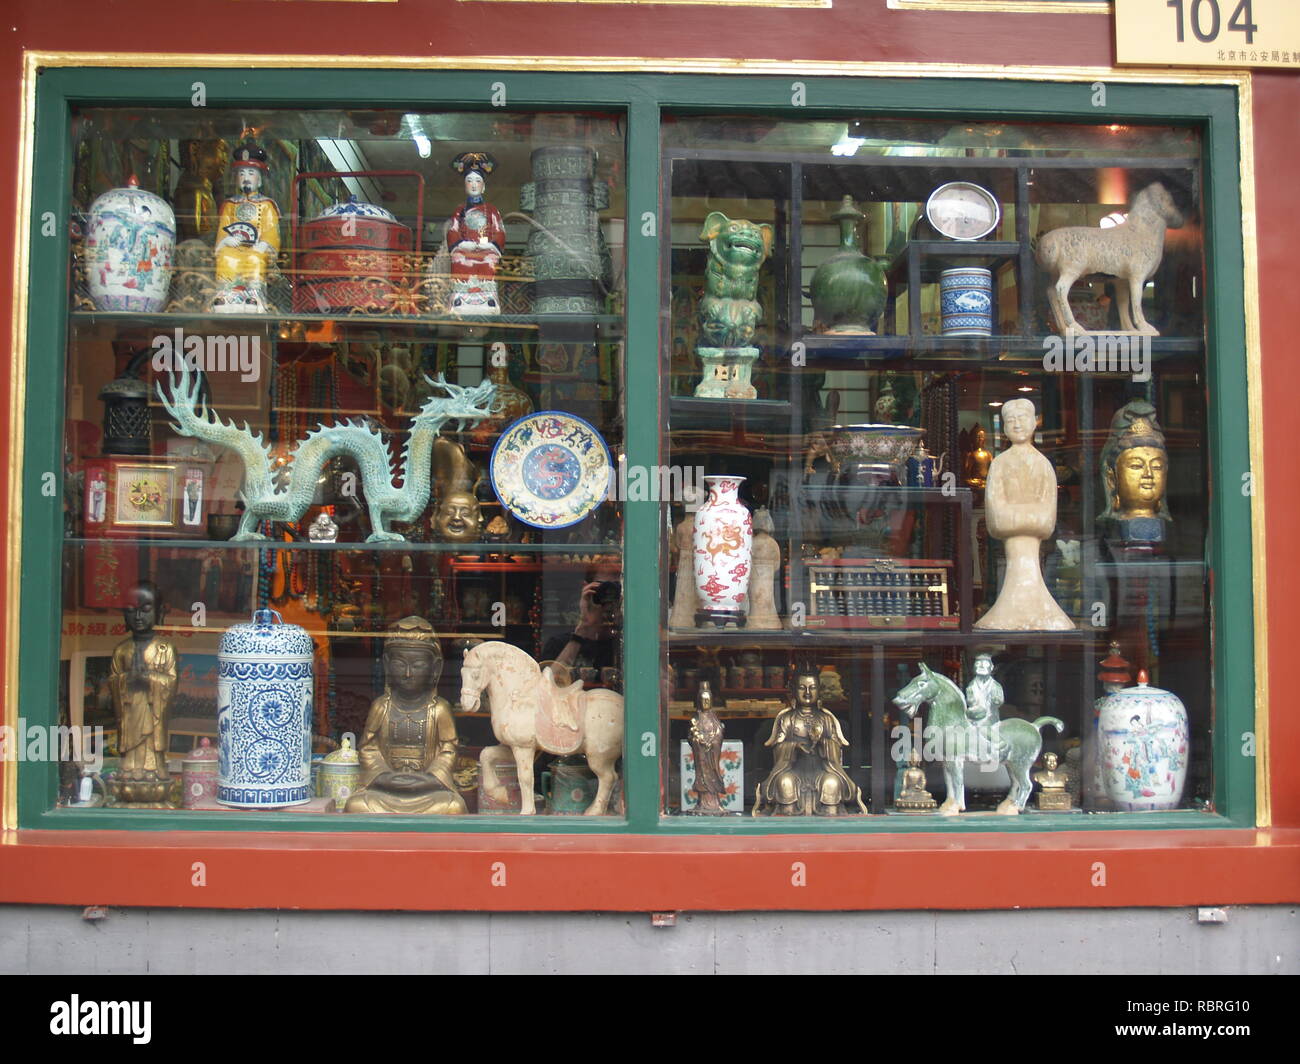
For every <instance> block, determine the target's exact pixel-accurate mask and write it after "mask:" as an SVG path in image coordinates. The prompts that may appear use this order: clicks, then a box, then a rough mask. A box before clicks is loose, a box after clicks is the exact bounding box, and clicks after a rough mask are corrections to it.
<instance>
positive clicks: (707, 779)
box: [689, 680, 727, 816]
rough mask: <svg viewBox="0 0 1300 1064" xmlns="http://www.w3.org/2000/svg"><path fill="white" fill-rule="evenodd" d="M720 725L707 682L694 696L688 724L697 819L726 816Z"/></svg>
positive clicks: (721, 729)
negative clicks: (693, 763) (693, 758)
mask: <svg viewBox="0 0 1300 1064" xmlns="http://www.w3.org/2000/svg"><path fill="white" fill-rule="evenodd" d="M722 737H723V727H722V721H721V720H719V719H718V715H717V713H715V712H714V711H713V691H712V689H711V688H710V686H709V681H708V680H703V681H701V683H700V689H699V691H697V692H696V695H695V716H694V717H693V718H692V720H691V730H690V740H689V741H690V744H691V753H692V754H694V755H695V793H696V795H698V797H699V805H698V807H697V808H696V810H695V812H696V813H697V814H698V815H700V816H725V815H726V812H727V811H726V810H725V809H723V808H722V802H723V799H724V798H725V796H726V793H727V785H726V783H724V782H723V779H722Z"/></svg>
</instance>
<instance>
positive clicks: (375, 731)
mask: <svg viewBox="0 0 1300 1064" xmlns="http://www.w3.org/2000/svg"><path fill="white" fill-rule="evenodd" d="M195 115H196V112H195V111H194V110H193V109H186V110H184V111H180V110H168V109H161V108H144V109H121V108H87V109H83V110H79V111H77V112H76V113H75V114H74V116H73V127H72V128H73V142H74V143H73V151H74V158H75V168H74V171H73V174H72V210H73V218H74V220H75V222H76V226H77V231H78V239H76V240H75V242H74V245H73V255H72V289H73V290H72V296H73V301H72V307H71V311H70V314H69V319H68V322H69V324H68V357H67V376H66V401H67V420H66V422H65V453H66V455H67V463H68V464H67V485H68V488H69V492H68V496H67V506H66V509H65V539H64V545H63V614H62V639H61V659H62V661H63V663H64V667H65V669H66V670H67V684H66V686H65V689H64V690H65V695H64V703H63V705H62V706H61V712H62V714H63V716H64V719H65V721H66V723H68V724H70V725H72V726H74V727H81V726H83V725H85V726H91V727H98V728H102V734H103V735H104V736H105V737H106V740H107V745H106V748H105V750H104V755H105V756H104V758H103V761H102V765H100V766H99V768H98V771H95V772H93V773H92V772H90V770H89V768H87V770H86V772H87V774H86V782H85V783H84V784H83V783H82V781H81V780H79V779H77V778H76V777H75V775H74V774H73V772H72V771H71V770H72V769H73V767H74V765H73V763H71V762H65V763H64V766H63V768H64V774H63V778H62V779H61V780H60V783H59V795H60V797H59V801H60V802H61V803H66V804H70V805H84V804H91V805H94V804H98V803H103V804H106V805H108V806H110V807H112V808H114V809H120V810H123V811H125V812H127V813H130V812H132V811H140V810H146V809H154V810H157V809H160V808H172V807H175V808H185V809H218V808H223V807H224V808H227V809H268V808H273V809H277V810H295V809H300V810H314V809H329V808H333V809H337V811H339V812H343V811H346V812H348V813H409V814H427V815H434V814H443V815H467V814H478V815H488V814H493V813H506V814H508V813H519V812H521V811H522V812H525V813H528V812H532V811H533V808H534V793H535V789H536V793H541V794H543V795H544V797H543V799H542V804H543V805H544V807H545V809H546V810H547V811H548V812H556V813H561V812H563V813H569V812H583V811H584V810H586V809H588V808H592V809H596V810H599V811H602V812H605V811H607V812H610V813H611V814H613V813H615V812H617V811H618V810H621V808H622V803H623V797H622V792H621V786H620V785H619V783H618V780H617V776H616V773H615V764H616V763H617V762H618V760H619V759H620V758H621V757H622V753H623V749H622V745H623V740H622V736H623V694H622V690H623V679H622V639H621V622H620V612H621V586H622V579H621V578H622V544H623V529H622V512H621V508H620V504H619V501H618V497H617V493H616V492H611V491H610V488H611V485H612V484H614V483H615V478H614V476H613V471H614V470H615V469H616V468H617V462H618V456H619V454H620V452H621V450H622V447H623V441H622V434H623V415H622V405H623V398H624V395H625V388H624V384H623V366H622V355H621V353H622V348H621V345H620V344H619V343H618V341H619V339H620V337H621V333H622V319H621V308H622V274H623V246H622V245H623V225H622V215H623V202H622V200H623V191H624V190H623V188H622V184H621V176H620V175H621V174H622V173H623V158H622V156H623V137H622V129H621V123H620V121H619V119H618V117H617V116H616V115H613V114H596V113H588V114H577V113H499V112H498V113H492V114H483V113H466V112H461V113H457V112H445V111H440V112H428V111H424V112H420V111H398V110H352V111H338V110H308V111H299V110H286V109H274V108H268V109H265V110H239V111H235V110H219V109H211V110H207V111H205V112H203V115H202V118H201V119H198V118H196V117H195ZM539 707H540V709H541V710H542V711H544V712H538V716H537V720H536V721H535V720H534V713H535V711H537V710H538V709H539ZM453 709H454V712H453ZM543 721H545V723H542V722H543ZM507 743H508V744H509V745H507ZM534 749H536V750H537V751H539V752H541V753H542V754H543V755H544V757H543V760H541V761H540V762H539V763H538V764H537V766H536V771H534V768H533V758H532V753H533V751H534ZM515 750H518V751H519V757H518V759H516V757H515V754H514V751H515ZM485 751H486V753H485ZM547 751H550V754H547V753H546V752H547ZM525 752H526V753H525ZM83 789H84V792H85V793H83Z"/></svg>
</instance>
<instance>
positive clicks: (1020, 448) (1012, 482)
mask: <svg viewBox="0 0 1300 1064" xmlns="http://www.w3.org/2000/svg"><path fill="white" fill-rule="evenodd" d="M1037 424H1038V418H1037V415H1036V414H1035V411H1034V404H1033V403H1031V402H1030V401H1029V400H1028V399H1012V400H1011V401H1010V402H1008V403H1007V404H1005V405H1004V406H1003V407H1002V426H1003V428H1004V429H1005V430H1006V433H1007V437H1008V438H1009V439H1010V440H1011V446H1010V447H1009V448H1008V449H1007V450H1005V451H1003V452H1002V453H1001V454H1000V455H998V456H997V457H996V458H994V459H993V463H992V464H991V465H990V466H989V477H988V483H987V486H986V488H985V507H986V509H985V522H986V523H987V525H988V530H989V535H991V536H994V537H995V538H997V539H1000V540H1002V541H1003V543H1004V545H1005V547H1006V555H1007V568H1006V573H1005V575H1004V576H1003V578H1002V587H1001V588H1000V589H999V591H998V598H997V601H996V602H994V603H993V606H992V608H991V609H990V610H989V611H988V612H987V613H986V614H984V616H983V617H981V618H980V619H979V620H978V621H976V622H975V627H976V628H979V629H983V630H989V629H993V630H999V631H1014V632H1037V631H1052V632H1063V631H1068V630H1069V629H1071V628H1073V627H1074V622H1072V621H1071V620H1070V618H1069V617H1067V616H1066V615H1065V611H1064V610H1062V609H1061V607H1060V606H1059V605H1057V602H1056V600H1055V599H1054V598H1052V596H1051V593H1050V592H1049V591H1048V590H1047V585H1046V584H1045V583H1043V571H1042V567H1041V565H1040V562H1039V557H1038V555H1039V544H1040V543H1041V542H1042V541H1043V540H1045V539H1046V538H1047V537H1048V536H1050V535H1051V534H1052V532H1053V531H1054V530H1055V528H1056V471H1055V470H1054V469H1053V468H1052V463H1051V462H1049V461H1048V460H1047V458H1046V457H1045V456H1044V455H1043V454H1042V453H1041V452H1040V451H1039V450H1038V448H1036V447H1035V446H1034V429H1035V427H1036V426H1037Z"/></svg>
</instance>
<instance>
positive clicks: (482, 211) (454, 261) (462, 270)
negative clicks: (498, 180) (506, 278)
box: [447, 151, 506, 316]
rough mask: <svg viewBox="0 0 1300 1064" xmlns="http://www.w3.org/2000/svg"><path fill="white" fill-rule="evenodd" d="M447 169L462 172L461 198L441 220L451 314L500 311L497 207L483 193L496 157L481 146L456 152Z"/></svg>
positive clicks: (502, 238) (501, 242)
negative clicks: (444, 224)
mask: <svg viewBox="0 0 1300 1064" xmlns="http://www.w3.org/2000/svg"><path fill="white" fill-rule="evenodd" d="M451 165H452V169H454V170H456V172H457V173H460V174H463V175H464V176H465V202H464V203H462V204H461V205H460V206H459V207H457V208H456V210H455V212H454V213H453V214H452V216H451V218H450V219H448V221H447V248H448V250H449V251H450V252H451V279H452V280H451V311H452V313H453V314H465V315H478V316H484V315H495V314H500V313H501V302H500V300H499V299H498V298H497V282H496V274H497V264H498V263H499V262H500V261H501V255H502V252H503V251H504V250H505V246H506V227H505V224H504V222H502V220H501V212H500V211H498V210H497V209H496V208H495V207H493V206H492V204H490V203H488V202H487V201H486V200H485V199H484V198H483V192H484V190H485V189H486V187H487V175H488V174H490V173H491V172H492V171H493V170H494V169H496V162H495V161H494V160H493V158H492V156H490V155H488V154H487V152H480V151H467V152H462V153H461V154H460V155H458V156H456V158H455V159H454V160H452V164H451Z"/></svg>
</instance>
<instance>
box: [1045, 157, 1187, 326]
mask: <svg viewBox="0 0 1300 1064" xmlns="http://www.w3.org/2000/svg"><path fill="white" fill-rule="evenodd" d="M1182 224H1183V216H1182V213H1181V212H1180V211H1179V210H1178V208H1177V207H1176V206H1175V205H1174V200H1173V197H1172V196H1170V195H1169V192H1168V190H1166V189H1165V187H1164V185H1162V184H1160V183H1159V182H1157V183H1156V184H1154V185H1148V186H1147V187H1146V188H1144V189H1143V190H1142V191H1141V192H1139V193H1138V194H1137V195H1136V196H1135V197H1134V198H1133V206H1132V207H1130V208H1129V212H1128V217H1127V219H1126V220H1125V221H1123V222H1121V223H1120V224H1119V225H1116V226H1114V227H1113V228H1111V229H1093V228H1091V227H1090V226H1068V227H1066V228H1064V229H1053V230H1052V231H1051V232H1048V233H1044V234H1043V235H1042V236H1041V237H1040V238H1039V240H1038V253H1037V258H1038V265H1039V266H1040V267H1042V269H1043V270H1044V271H1045V272H1046V273H1047V277H1048V288H1047V302H1048V306H1049V307H1050V309H1051V312H1052V320H1053V321H1054V322H1055V323H1056V328H1057V331H1058V332H1060V333H1061V335H1062V336H1069V335H1073V334H1079V333H1086V332H1087V331H1088V330H1086V329H1084V328H1083V327H1082V326H1081V325H1080V324H1079V323H1078V321H1077V320H1075V317H1074V312H1073V311H1072V310H1071V309H1070V288H1071V286H1073V284H1074V282H1075V281H1077V280H1078V279H1079V278H1080V277H1086V276H1088V275H1089V274H1093V273H1104V274H1109V275H1110V276H1112V277H1115V278H1117V279H1118V283H1117V284H1116V285H1115V296H1116V299H1115V303H1116V308H1117V309H1118V311H1119V320H1120V324H1121V326H1122V328H1123V331H1124V332H1129V333H1140V334H1142V335H1145V336H1159V335H1160V333H1159V331H1158V330H1156V329H1155V328H1154V327H1153V326H1152V325H1150V324H1148V322H1147V320H1146V316H1145V315H1144V314H1143V313H1142V289H1143V288H1144V287H1145V285H1146V283H1147V281H1149V280H1151V278H1152V277H1154V276H1155V272H1156V270H1157V269H1158V268H1159V267H1160V260H1161V259H1162V258H1164V254H1165V229H1166V228H1167V227H1168V228H1173V229H1178V228H1180V227H1181V226H1182Z"/></svg>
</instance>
